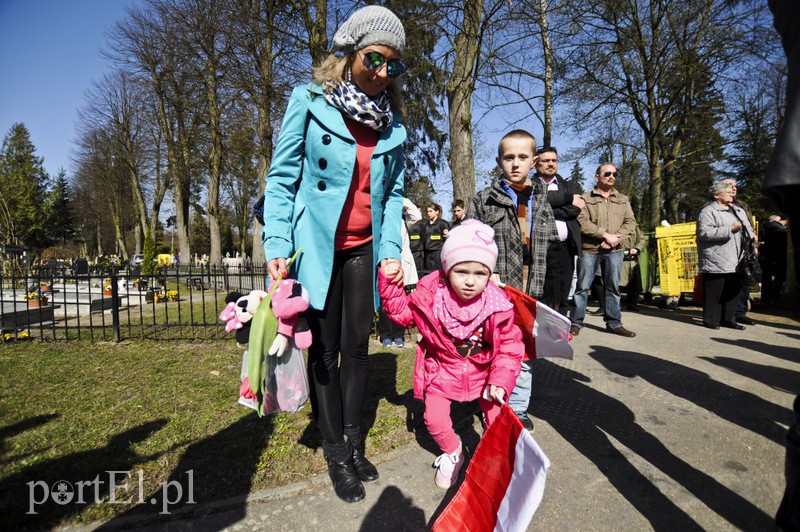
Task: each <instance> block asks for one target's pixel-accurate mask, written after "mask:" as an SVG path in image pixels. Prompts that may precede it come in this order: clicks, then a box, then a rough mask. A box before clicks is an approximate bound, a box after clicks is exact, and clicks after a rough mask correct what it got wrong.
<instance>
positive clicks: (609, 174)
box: [603, 172, 619, 177]
mask: <svg viewBox="0 0 800 532" xmlns="http://www.w3.org/2000/svg"><path fill="white" fill-rule="evenodd" d="M612 175H613V176H614V177H617V176H618V175H619V172H603V177H608V176H612Z"/></svg>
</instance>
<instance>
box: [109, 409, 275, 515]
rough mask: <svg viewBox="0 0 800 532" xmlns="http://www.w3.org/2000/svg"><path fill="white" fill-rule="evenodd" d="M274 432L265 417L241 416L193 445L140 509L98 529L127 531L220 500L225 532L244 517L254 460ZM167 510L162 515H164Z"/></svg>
mask: <svg viewBox="0 0 800 532" xmlns="http://www.w3.org/2000/svg"><path fill="white" fill-rule="evenodd" d="M272 432H273V421H272V418H271V417H270V416H265V417H263V418H259V417H258V416H256V415H246V416H244V417H242V418H240V419H239V420H238V421H236V422H235V423H233V424H231V425H229V426H228V427H226V428H224V429H222V430H220V431H219V432H217V433H216V434H214V435H212V436H209V437H208V438H204V439H202V440H199V441H197V442H195V443H192V444H191V445H189V446H188V447H187V448H186V452H184V454H183V456H182V457H181V459H180V461H179V462H178V463H177V465H176V466H175V467H174V468H173V470H172V473H171V474H170V476H169V479H168V480H167V481H166V482H164V483H163V484H162V487H161V488H160V489H158V490H157V491H156V492H155V493H154V494H152V495H150V496H149V498H148V500H147V501H146V503H145V504H140V505H136V506H134V507H132V508H131V509H130V510H129V511H127V512H125V513H124V514H121V515H119V516H117V517H115V518H113V519H111V520H110V521H108V522H106V523H104V524H103V525H102V526H101V527H99V528H98V530H121V529H128V528H131V526H132V523H137V524H138V523H141V522H143V521H141V520H142V519H144V521H145V522H148V523H161V522H166V521H170V520H172V519H175V517H176V516H180V515H181V514H185V515H191V513H192V511H193V510H194V509H195V508H203V506H204V505H207V504H208V503H209V502H210V501H214V500H217V499H221V498H225V506H226V509H227V510H229V511H227V512H225V513H224V514H220V515H221V516H223V517H222V519H224V521H220V520H219V519H217V520H216V521H215V527H216V526H219V527H220V528H224V527H226V526H229V525H233V524H234V523H236V522H238V521H240V520H242V519H243V518H244V517H245V515H246V510H247V496H248V495H249V494H250V491H251V487H252V479H253V476H254V474H255V473H256V471H257V469H258V464H259V459H260V458H261V455H262V453H263V452H264V449H265V447H266V445H267V441H268V440H269V437H270V435H271V434H272ZM165 510H166V512H167V513H166V514H164V513H163V512H164V511H165Z"/></svg>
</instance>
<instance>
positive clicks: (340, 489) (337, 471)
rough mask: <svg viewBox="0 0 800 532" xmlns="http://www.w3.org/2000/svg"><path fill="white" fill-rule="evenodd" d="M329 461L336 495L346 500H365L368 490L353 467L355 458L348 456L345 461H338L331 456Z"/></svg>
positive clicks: (329, 469) (329, 471)
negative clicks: (365, 489) (366, 490)
mask: <svg viewBox="0 0 800 532" xmlns="http://www.w3.org/2000/svg"><path fill="white" fill-rule="evenodd" d="M326 460H327V462H328V476H330V477H331V482H332V483H333V491H335V492H336V496H337V497H339V498H340V499H342V500H343V501H344V502H359V501H362V500H364V496H365V495H366V492H365V491H364V485H363V484H362V483H361V481H360V480H359V479H358V475H356V471H355V469H353V459H352V457H351V458H348V459H347V460H345V461H344V462H337V461H335V460H333V459H331V458H327V459H326Z"/></svg>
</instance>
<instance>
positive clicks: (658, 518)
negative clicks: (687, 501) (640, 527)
mask: <svg viewBox="0 0 800 532" xmlns="http://www.w3.org/2000/svg"><path fill="white" fill-rule="evenodd" d="M595 349H596V350H595V351H594V352H593V353H591V355H590V356H592V357H593V358H595V359H596V360H598V361H599V362H600V363H602V364H603V365H605V366H606V367H607V368H608V369H610V370H611V371H615V372H616V370H619V369H620V368H622V367H623V366H624V367H625V368H626V369H627V371H626V372H625V373H624V376H626V377H633V376H634V375H636V374H637V373H636V371H632V368H635V370H639V369H640V368H641V367H645V366H647V365H648V364H649V363H650V362H651V361H650V360H649V358H651V357H648V359H647V360H644V359H640V360H639V361H638V362H637V361H636V360H632V357H642V356H644V355H641V354H640V353H618V352H615V351H613V350H610V349H605V348H603V349H602V351H601V350H600V349H599V348H595ZM663 370H664V368H663V367H661V368H655V369H653V370H652V371H653V372H656V371H663ZM690 371H691V370H690ZM620 374H622V373H620ZM533 375H534V385H533V390H534V399H533V401H532V408H531V413H533V414H534V415H535V416H536V417H538V418H541V419H544V420H545V421H547V422H548V423H549V424H550V425H551V426H552V427H553V428H554V429H555V430H556V431H557V432H558V433H559V434H560V435H561V436H562V437H564V438H565V439H566V440H567V441H568V442H569V443H570V444H571V445H572V446H574V447H575V449H577V450H578V451H579V452H580V453H582V454H583V455H584V456H585V457H586V458H588V459H589V460H591V461H592V462H593V463H594V464H595V466H596V467H597V468H598V469H599V470H600V471H601V472H602V473H603V474H604V475H605V476H606V478H608V480H609V482H611V484H612V485H613V486H614V488H615V489H616V490H617V491H618V492H619V493H620V494H621V495H622V496H623V497H624V498H625V499H626V500H628V502H629V503H630V504H632V505H633V506H634V507H635V508H636V509H637V510H638V511H639V513H641V515H642V516H643V517H644V518H645V519H647V520H648V521H649V522H650V525H651V526H652V527H653V529H655V530H670V531H671V530H700V529H701V527H700V525H698V524H697V523H696V522H695V521H694V520H693V519H692V518H691V517H690V516H689V515H688V514H686V512H684V511H683V510H682V509H681V508H680V507H678V506H677V505H676V504H675V503H673V502H672V501H671V500H670V499H669V498H668V497H666V496H665V495H664V494H663V493H662V492H661V490H660V489H659V487H658V486H656V485H655V483H654V481H653V480H651V479H650V478H648V477H647V476H645V475H644V474H642V473H641V472H640V471H639V470H638V469H637V468H636V467H635V466H634V465H633V464H631V463H630V462H629V461H628V459H627V458H626V457H625V456H624V455H623V454H622V453H621V452H620V451H619V450H617V449H616V447H614V445H613V444H612V442H611V440H610V439H609V436H611V437H612V438H614V439H616V440H618V441H619V442H620V443H621V444H622V445H624V446H625V447H627V448H628V449H630V450H631V451H632V452H634V453H636V454H637V455H639V456H640V457H641V458H642V459H644V460H646V461H647V462H649V463H650V464H651V465H653V466H654V467H655V468H657V469H659V470H660V471H661V472H662V474H664V475H665V476H669V477H671V478H672V479H673V480H674V481H675V482H677V483H678V484H680V485H681V486H683V487H684V488H685V489H686V490H688V491H689V492H691V493H692V494H693V495H694V496H695V497H697V498H698V500H700V501H702V502H703V503H704V504H705V505H707V506H708V507H709V508H711V509H712V510H713V511H715V512H717V513H718V514H719V515H720V516H722V517H723V518H725V519H727V520H728V521H729V522H730V523H731V524H732V525H734V526H735V527H737V528H740V529H744V530H768V529H770V528H771V527H772V519H771V517H770V516H768V515H767V514H765V513H764V512H763V511H761V510H760V509H759V508H758V507H756V506H755V505H753V504H752V503H751V502H750V501H748V500H746V499H744V498H743V497H741V496H740V495H738V494H737V493H735V492H733V491H732V490H730V489H729V488H727V487H726V486H724V485H722V484H720V483H719V482H717V481H716V480H715V479H713V478H711V477H710V476H709V475H707V474H706V473H704V472H702V471H699V470H697V469H695V468H694V467H692V466H691V465H689V464H688V463H686V462H684V461H683V460H681V459H680V458H678V457H677V456H675V455H674V454H672V452H671V451H670V450H669V449H668V448H667V447H666V446H665V445H664V444H663V443H662V442H661V441H660V440H659V439H658V438H656V437H655V436H653V435H652V434H650V433H649V432H647V430H645V429H644V428H643V427H642V426H641V425H639V424H638V423H637V422H636V420H635V417H634V414H633V412H632V411H631V410H630V409H629V408H628V407H627V406H626V405H625V404H623V403H622V402H621V401H619V400H617V399H614V398H612V397H609V396H607V395H605V394H603V393H601V392H598V391H597V390H594V389H593V388H591V387H590V386H588V385H587V384H585V383H587V382H590V379H589V378H588V377H586V376H585V375H583V374H581V373H578V372H576V371H573V370H570V369H567V368H563V367H561V366H558V365H556V364H553V363H551V362H549V361H546V360H538V361H537V362H536V366H535V368H534V372H533Z"/></svg>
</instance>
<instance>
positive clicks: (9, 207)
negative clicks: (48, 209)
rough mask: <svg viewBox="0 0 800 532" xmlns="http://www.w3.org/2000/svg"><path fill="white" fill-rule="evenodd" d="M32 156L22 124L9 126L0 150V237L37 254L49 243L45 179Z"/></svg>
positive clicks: (35, 157) (32, 148) (40, 163)
mask: <svg viewBox="0 0 800 532" xmlns="http://www.w3.org/2000/svg"><path fill="white" fill-rule="evenodd" d="M35 152H36V148H35V147H34V145H33V143H32V142H31V136H30V132H29V131H28V128H27V127H25V124H23V123H21V122H19V123H16V124H14V125H12V126H11V130H10V131H9V132H8V134H7V135H6V136H5V138H4V139H3V146H2V149H1V150H0V237H2V238H3V239H4V240H5V241H6V242H7V243H11V244H23V245H25V246H27V247H29V248H31V249H32V250H40V249H42V248H43V247H45V246H46V245H47V243H48V234H47V220H46V217H45V215H44V203H45V199H46V198H45V192H46V188H47V180H48V177H47V173H46V172H45V171H44V168H43V166H42V161H43V159H42V158H41V157H37V156H36V153H35Z"/></svg>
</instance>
